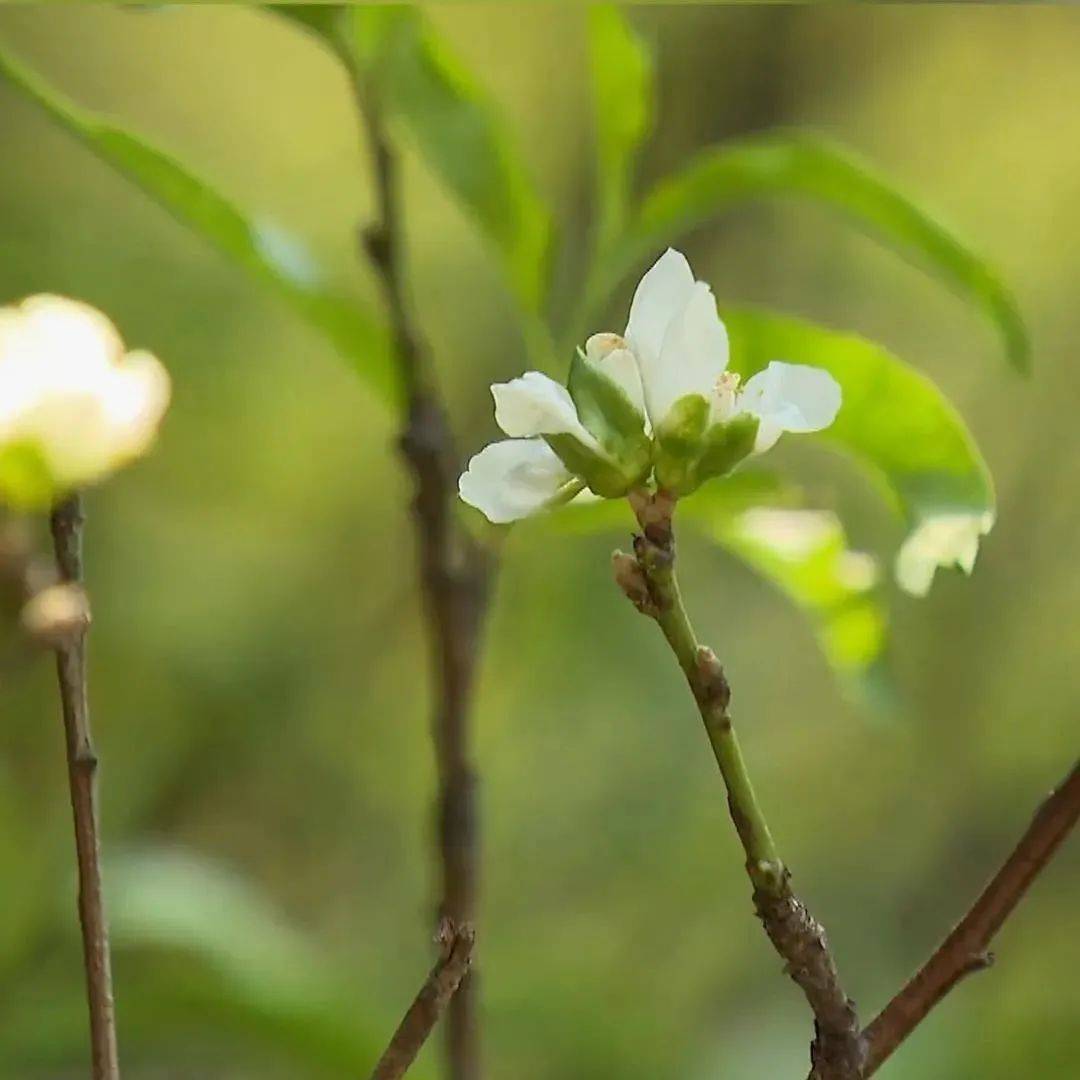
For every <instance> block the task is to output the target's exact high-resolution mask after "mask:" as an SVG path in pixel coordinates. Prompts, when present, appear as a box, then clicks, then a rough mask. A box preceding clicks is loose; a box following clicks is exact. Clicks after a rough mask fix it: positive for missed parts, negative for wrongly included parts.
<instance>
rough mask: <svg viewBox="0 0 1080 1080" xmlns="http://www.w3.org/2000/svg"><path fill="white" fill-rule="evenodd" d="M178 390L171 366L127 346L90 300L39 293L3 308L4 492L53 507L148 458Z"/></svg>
mask: <svg viewBox="0 0 1080 1080" xmlns="http://www.w3.org/2000/svg"><path fill="white" fill-rule="evenodd" d="M169 392H170V387H169V376H168V374H167V373H166V371H165V369H164V368H163V367H162V365H161V364H160V363H159V362H158V361H157V360H156V359H155V358H154V357H153V356H151V355H150V354H149V353H146V352H132V353H127V354H125V352H124V345H123V342H122V341H121V339H120V336H119V334H118V333H117V331H116V329H115V327H114V326H113V325H112V323H111V322H110V321H109V320H108V319H107V318H106V317H105V316H104V315H102V314H101V312H99V311H96V310H95V309H94V308H92V307H89V306H88V305H86V304H82V303H79V302H77V301H74V300H67V299H64V298H63V297H59V296H34V297H31V298H30V299H28V300H25V301H23V302H22V304H20V305H18V306H17V307H7V308H0V500H2V501H4V502H6V503H8V504H9V505H12V506H15V507H17V508H20V509H44V508H45V507H47V506H49V505H50V504H51V503H53V502H55V501H57V499H59V498H60V497H62V496H63V495H65V494H67V493H68V492H70V491H71V490H73V489H74V488H77V487H82V486H83V485H85V484H89V483H94V482H96V481H98V480H101V479H103V478H104V477H106V476H108V475H109V474H110V473H112V472H114V471H115V470H116V469H118V468H120V467H121V466H122V465H124V464H126V463H128V462H129V461H132V460H134V459H136V458H138V457H140V456H141V455H142V454H144V453H145V452H146V450H147V449H148V448H149V446H150V444H151V443H152V442H153V439H154V436H155V434H156V432H157V427H158V423H159V422H160V420H161V417H162V415H163V413H164V412H165V408H166V406H167V405H168V402H169Z"/></svg>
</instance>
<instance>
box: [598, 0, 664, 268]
mask: <svg viewBox="0 0 1080 1080" xmlns="http://www.w3.org/2000/svg"><path fill="white" fill-rule="evenodd" d="M589 65H590V68H591V70H592V87H593V107H594V110H595V127H596V192H597V210H598V218H599V220H598V224H597V231H598V240H599V246H600V247H601V249H602V248H603V247H605V246H606V244H607V243H608V241H609V240H610V239H611V238H612V237H613V236H614V235H616V234H617V233H618V231H619V230H620V229H621V228H622V226H623V222H624V220H625V217H626V210H627V205H628V202H629V196H630V187H631V183H632V178H633V173H634V164H635V159H636V157H637V152H638V148H639V147H640V146H641V143H642V142H643V141H644V140H645V138H646V137H647V136H648V134H649V132H650V131H651V129H652V125H653V113H654V111H655V87H654V72H653V58H652V56H651V55H650V53H649V50H648V48H647V47H646V45H645V42H644V41H642V40H641V38H640V37H639V36H638V35H637V34H636V33H635V32H634V29H633V27H632V26H631V25H630V24H629V22H628V21H627V19H626V17H625V15H624V14H623V13H622V11H621V10H620V9H619V8H618V7H616V6H614V5H611V4H604V5H598V6H596V7H593V8H590V9H589Z"/></svg>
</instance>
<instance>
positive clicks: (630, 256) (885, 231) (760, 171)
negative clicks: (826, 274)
mask: <svg viewBox="0 0 1080 1080" xmlns="http://www.w3.org/2000/svg"><path fill="white" fill-rule="evenodd" d="M773 195H797V196H803V197H806V198H810V199H813V200H815V201H817V202H820V203H823V204H825V205H826V206H828V207H830V208H831V209H833V210H837V211H840V212H841V213H843V214H844V215H845V216H846V217H847V218H848V219H849V221H850V222H851V223H852V224H853V225H854V226H856V227H857V228H860V229H863V230H864V231H866V232H868V233H869V234H871V235H873V236H875V237H877V238H878V239H880V240H882V241H884V242H885V243H886V244H888V245H889V246H891V247H893V248H895V249H896V250H897V251H898V252H899V253H900V254H902V255H904V256H905V257H906V258H908V259H910V260H911V261H913V262H915V263H917V264H919V265H921V266H923V267H925V268H926V269H928V270H929V271H931V272H933V273H935V274H937V275H938V276H939V277H940V278H941V279H942V280H943V281H944V282H945V283H946V284H948V285H949V286H951V287H952V288H953V289H954V290H955V291H956V292H957V293H959V294H960V295H961V296H963V297H965V298H966V299H967V300H968V301H969V302H970V303H972V304H974V305H975V307H976V308H978V309H979V310H981V311H982V312H983V314H985V315H986V316H987V317H988V318H989V319H990V320H991V322H992V323H993V324H994V325H995V326H996V327H997V329H998V330H999V331H1000V333H1001V335H1002V337H1003V338H1004V341H1005V346H1006V350H1007V353H1008V356H1009V359H1010V360H1011V361H1012V363H1013V365H1014V366H1015V367H1016V368H1018V369H1019V370H1027V368H1028V366H1029V364H1030V344H1029V341H1028V337H1027V331H1026V330H1025V328H1024V324H1023V321H1022V319H1021V316H1020V313H1019V310H1018V308H1017V305H1016V301H1015V300H1014V298H1013V297H1012V295H1011V293H1010V292H1009V291H1008V289H1007V288H1006V287H1005V285H1004V284H1003V282H1002V281H1001V279H1000V278H999V277H998V275H997V274H996V273H995V271H994V270H993V269H991V267H990V266H989V265H988V264H987V263H986V262H985V261H984V260H983V259H982V258H980V257H979V256H978V255H976V254H975V253H974V252H972V251H971V250H970V248H968V246H967V245H966V244H964V243H963V242H962V241H961V240H960V239H958V238H957V237H956V236H955V234H954V233H953V232H952V231H951V230H949V229H948V228H946V226H944V225H943V224H941V223H940V222H939V221H937V220H936V219H935V218H934V217H933V216H931V215H930V214H929V213H927V212H926V211H925V210H923V209H921V208H920V207H919V206H917V205H916V204H915V203H914V202H912V201H911V200H910V199H908V198H907V197H906V196H905V195H902V194H901V193H900V192H899V191H897V190H896V188H895V187H894V186H893V185H892V184H891V183H890V182H889V181H888V180H886V179H885V178H884V177H882V176H880V175H879V174H878V173H877V172H875V171H874V170H873V169H872V168H871V167H870V166H868V165H866V164H865V163H863V162H862V161H860V160H859V159H858V158H857V157H855V156H854V155H852V154H851V153H850V152H848V151H847V150H843V149H840V148H839V147H837V146H834V145H832V144H831V143H829V142H827V141H824V140H821V139H819V138H814V137H810V136H808V135H803V134H797V133H794V134H785V133H781V134H771V135H767V136H761V137H756V138H751V139H746V140H742V141H739V142H730V143H726V144H723V145H720V146H716V147H713V148H711V149H709V150H706V151H704V152H703V153H701V154H700V155H698V156H697V157H696V158H695V159H694V160H692V161H691V162H690V163H689V164H688V165H687V166H686V167H685V168H684V169H682V170H681V171H680V172H678V173H676V174H675V175H673V176H671V177H668V178H667V179H665V180H662V181H661V182H660V183H659V184H657V186H656V187H655V188H653V190H652V191H651V192H650V193H649V194H648V195H647V196H646V197H645V199H644V201H643V203H642V205H641V208H640V211H639V213H638V215H637V218H636V219H635V220H634V221H633V222H632V223H631V225H630V227H629V230H628V232H627V233H626V234H625V236H624V237H623V239H622V240H621V241H620V242H619V243H618V245H617V246H616V248H615V249H614V250H613V251H612V252H611V253H610V255H609V257H608V259H607V261H606V263H605V266H604V270H603V276H602V278H598V279H597V283H596V287H595V292H596V295H595V296H594V299H596V300H599V299H602V298H603V296H605V295H606V294H607V292H608V291H609V290H610V288H611V287H612V286H613V285H614V284H615V283H616V282H617V281H618V280H619V279H620V278H621V277H622V276H623V275H624V274H625V273H627V272H628V271H629V270H630V269H631V268H633V266H634V265H636V264H637V263H639V262H640V261H641V260H642V259H644V258H646V257H648V256H649V255H651V254H653V253H654V252H656V251H657V250H659V249H661V248H663V247H666V246H667V245H668V244H669V243H671V242H672V241H673V240H674V238H675V237H676V236H678V235H679V234H680V233H683V232H686V231H687V230H688V229H690V228H693V227H694V226H696V225H698V224H700V223H702V222H704V221H706V220H707V219H709V218H711V217H713V216H714V215H716V214H718V213H720V212H721V211H724V210H727V209H729V208H731V207H732V206H734V205H737V204H738V203H742V202H746V201H747V200H749V199H756V198H760V197H763V196H773Z"/></svg>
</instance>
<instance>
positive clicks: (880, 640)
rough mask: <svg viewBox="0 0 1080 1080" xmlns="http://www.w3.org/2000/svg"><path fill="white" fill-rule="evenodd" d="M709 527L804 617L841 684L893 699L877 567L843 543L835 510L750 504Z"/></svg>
mask: <svg viewBox="0 0 1080 1080" xmlns="http://www.w3.org/2000/svg"><path fill="white" fill-rule="evenodd" d="M709 532H710V533H711V535H712V536H713V538H714V539H716V540H717V541H719V542H720V543H721V544H722V545H723V546H724V547H726V548H727V549H728V550H729V551H731V552H733V553H734V554H735V555H737V556H739V558H741V559H742V560H743V561H744V562H746V563H747V564H748V565H749V566H750V567H751V568H752V569H754V570H756V571H757V573H759V574H760V575H761V576H762V577H763V578H765V580H766V581H768V582H770V583H771V584H772V585H774V586H775V587H776V588H777V589H778V590H779V591H780V592H781V593H782V594H783V595H784V596H786V597H787V598H788V599H789V600H790V601H791V602H792V603H793V604H794V605H795V606H796V607H797V608H799V610H800V611H802V612H803V614H804V615H806V617H807V618H808V619H809V620H810V624H811V626H812V627H813V629H814V633H815V635H816V637H817V639H818V642H819V643H820V645H821V649H822V652H824V654H825V656H826V658H827V659H828V661H829V663H830V664H831V665H832V667H833V668H834V669H835V671H836V672H837V674H838V675H839V676H840V680H841V683H842V685H843V686H844V687H845V689H847V690H848V691H849V692H850V693H852V694H853V695H854V696H855V697H857V698H858V699H860V700H862V701H864V702H869V703H873V704H877V705H890V706H891V705H892V704H893V700H892V699H893V693H892V690H891V688H890V686H889V678H888V675H887V672H886V670H885V666H884V651H885V644H886V626H887V622H888V617H887V613H886V610H885V604H884V600H883V598H882V595H881V593H880V591H879V590H878V589H877V588H876V585H877V582H878V573H879V568H878V565H877V563H876V562H875V560H874V558H873V557H872V556H870V555H867V554H866V553H865V552H858V551H852V550H850V549H849V548H848V546H847V538H846V536H845V535H844V527H843V526H842V525H841V524H840V520H839V518H837V517H836V515H835V514H833V513H831V512H829V511H827V510H778V509H766V508H758V509H753V510H747V511H745V512H744V513H741V514H738V515H737V516H735V517H732V516H730V515H720V516H717V517H716V518H715V519H714V520H713V521H712V522H711V523H710V524H709Z"/></svg>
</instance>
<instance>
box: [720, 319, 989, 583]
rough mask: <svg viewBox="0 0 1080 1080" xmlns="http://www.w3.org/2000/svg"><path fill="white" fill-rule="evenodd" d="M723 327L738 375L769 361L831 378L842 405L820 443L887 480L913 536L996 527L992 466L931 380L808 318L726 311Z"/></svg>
mask: <svg viewBox="0 0 1080 1080" xmlns="http://www.w3.org/2000/svg"><path fill="white" fill-rule="evenodd" d="M724 321H725V323H726V324H727V327H728V333H729V335H730V338H731V351H732V368H733V369H734V370H735V371H738V372H739V373H740V374H742V375H743V376H744V377H745V376H749V375H752V374H753V373H754V372H757V371H760V370H761V369H762V368H764V367H765V366H766V365H767V364H768V363H769V361H770V360H786V361H788V362H790V363H798V364H812V365H815V366H817V367H821V368H824V369H825V370H826V371H829V372H831V374H832V375H833V377H834V378H835V379H836V380H837V382H839V383H840V386H841V388H842V390H843V405H842V406H841V408H840V412H839V414H838V415H837V418H836V421H835V422H834V423H833V425H832V426H831V427H830V428H828V429H827V430H825V431H824V432H822V433H821V435H820V436H819V437H820V438H822V439H824V440H825V441H827V442H829V443H831V444H832V445H834V446H837V447H839V448H841V449H842V450H844V451H845V452H846V453H848V454H850V455H851V456H852V457H853V458H854V459H855V460H856V461H857V462H858V463H859V464H860V465H861V466H863V467H865V468H866V469H868V470H869V471H870V473H871V474H872V475H873V476H875V477H876V478H877V479H878V480H880V481H881V482H882V485H883V490H885V491H886V492H887V493H889V495H890V497H891V500H892V501H893V503H894V504H895V505H898V506H899V507H900V508H901V510H902V511H903V512H904V514H905V516H906V517H907V519H908V521H909V522H910V524H911V526H912V534H913V535H920V534H923V533H925V532H926V530H928V529H929V530H933V529H934V528H935V527H936V523H940V522H942V521H945V522H953V521H957V520H964V519H968V520H970V521H972V522H973V523H985V525H986V527H987V528H988V527H989V523H991V522H992V520H993V514H994V490H993V483H992V481H991V478H990V473H989V471H988V469H987V467H986V463H985V462H984V461H983V458H982V455H981V454H980V453H979V450H978V447H977V446H976V445H975V441H974V439H973V438H972V436H971V434H970V433H969V431H968V429H967V427H966V426H965V424H964V422H963V420H962V419H961V418H960V416H959V414H958V413H957V412H956V410H955V409H954V408H953V406H952V405H951V404H950V403H949V402H948V400H947V399H946V398H945V396H944V395H943V394H942V393H941V391H940V390H939V389H938V388H937V387H936V386H935V385H934V384H933V383H932V382H931V381H930V379H928V378H927V377H926V376H925V375H923V374H921V373H920V372H918V371H916V370H915V369H914V368H912V367H910V366H909V365H907V364H905V363H904V362H903V361H902V360H899V359H897V358H896V357H895V356H893V355H891V354H890V353H889V352H888V351H886V350H885V349H883V348H882V347H881V346H880V345H875V344H873V343H872V342H869V341H866V340H865V339H863V338H860V337H856V336H854V335H851V334H841V333H838V332H836V331H833V330H826V329H824V328H822V327H819V326H815V325H813V324H811V323H808V322H804V321H802V320H800V319H793V318H788V317H785V316H780V315H774V314H771V313H768V312H763V311H747V310H740V311H725V312H724ZM984 531H985V530H984ZM944 564H945V563H944V562H943V563H942V565H944Z"/></svg>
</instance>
